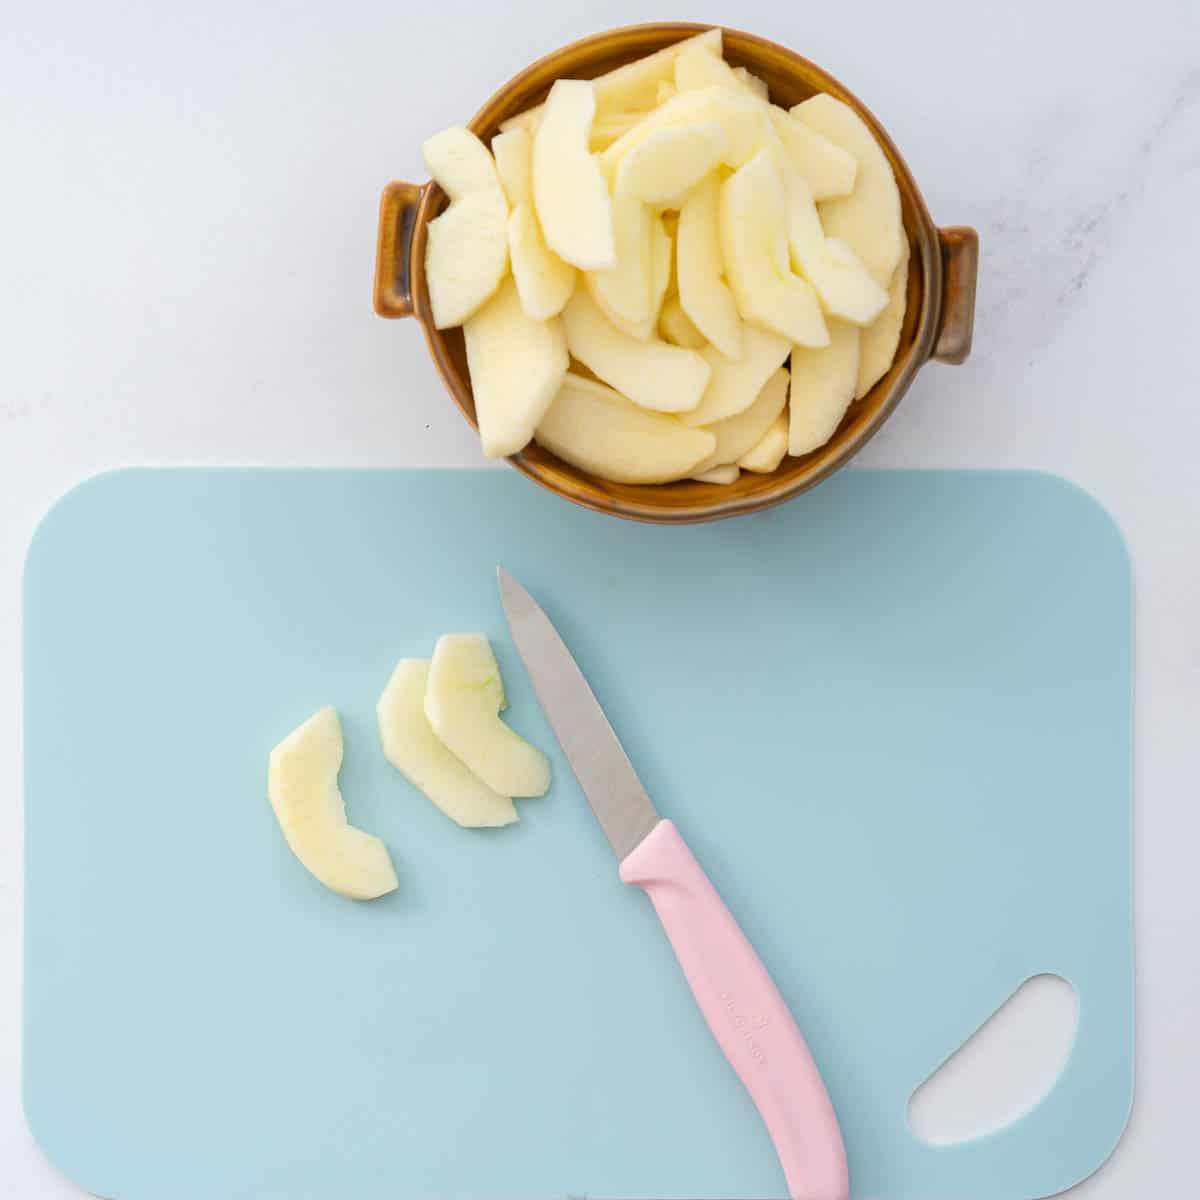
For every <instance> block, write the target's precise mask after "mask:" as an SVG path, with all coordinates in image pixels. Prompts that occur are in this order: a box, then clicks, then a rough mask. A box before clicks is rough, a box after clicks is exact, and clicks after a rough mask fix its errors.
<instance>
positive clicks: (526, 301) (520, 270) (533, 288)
mask: <svg viewBox="0 0 1200 1200" xmlns="http://www.w3.org/2000/svg"><path fill="white" fill-rule="evenodd" d="M492 154H493V155H494V156H495V159H496V171H497V173H498V174H499V176H500V182H501V184H503V186H504V191H505V194H506V195H507V196H508V202H509V204H510V205H511V206H512V212H511V213H510V214H509V218H508V226H507V232H508V255H509V258H510V260H511V261H512V273H513V278H514V279H515V280H516V281H517V292H518V294H519V295H520V297H521V307H522V308H523V309H524V310H525V311H526V312H527V313H528V314H529V316H531V317H533V319H534V320H535V321H548V320H549V319H550V318H551V317H556V316H558V314H559V313H560V312H562V310H563V305H564V304H566V302H567V300H568V298H569V297H570V295H571V292H572V291H573V290H574V288H575V268H574V267H573V266H571V264H570V263H565V262H563V260H562V259H561V258H559V257H558V255H557V254H555V253H554V251H553V250H551V249H550V247H549V246H547V245H546V239H545V237H544V236H543V235H542V227H541V225H540V224H539V223H538V219H537V212H536V210H535V209H534V206H533V140H532V138H530V136H529V134H528V133H527V132H526V131H525V130H524V129H514V130H511V131H510V132H509V133H498V134H497V135H496V136H495V137H494V138H492Z"/></svg>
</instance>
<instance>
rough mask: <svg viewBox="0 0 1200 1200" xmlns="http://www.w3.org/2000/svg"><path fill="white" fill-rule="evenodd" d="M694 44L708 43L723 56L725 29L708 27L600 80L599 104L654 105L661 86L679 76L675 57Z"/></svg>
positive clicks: (602, 106)
mask: <svg viewBox="0 0 1200 1200" xmlns="http://www.w3.org/2000/svg"><path fill="white" fill-rule="evenodd" d="M694 46H704V47H706V48H707V49H708V51H709V53H711V54H716V55H720V53H721V31H720V30H719V29H707V30H705V31H704V33H700V34H697V35H696V36H695V37H691V38H686V39H685V40H683V41H681V42H676V43H674V45H671V46H667V47H665V48H664V49H662V50H659V51H658V52H657V53H655V54H650V55H647V56H646V57H645V58H639V59H637V60H636V61H635V62H631V63H626V65H625V66H623V67H617V68H616V70H614V71H609V72H608V74H607V75H601V76H600V77H599V78H598V79H596V80H595V81H594V82H595V85H596V104H597V106H598V107H599V108H600V109H603V110H614V109H620V110H624V111H626V112H629V111H633V110H636V109H642V110H643V111H644V110H647V109H650V108H653V107H654V103H655V101H656V100H657V98H658V85H659V84H660V83H663V82H671V81H673V80H674V77H675V60H676V59H677V58H678V57H679V55H680V54H682V53H684V52H685V51H687V50H690V49H691V48H692V47H694Z"/></svg>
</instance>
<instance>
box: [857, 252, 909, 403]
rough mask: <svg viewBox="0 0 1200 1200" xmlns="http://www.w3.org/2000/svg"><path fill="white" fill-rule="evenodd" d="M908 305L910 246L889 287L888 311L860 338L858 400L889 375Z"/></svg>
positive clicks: (881, 314)
mask: <svg viewBox="0 0 1200 1200" xmlns="http://www.w3.org/2000/svg"><path fill="white" fill-rule="evenodd" d="M907 304H908V244H907V242H906V243H905V246H904V255H903V257H902V258H901V259H900V265H899V266H898V267H897V268H896V273H895V275H893V276H892V283H891V286H890V287H889V288H888V302H887V308H885V309H884V310H883V312H881V313H880V314H879V316H878V317H877V318H876V320H875V323H874V324H873V325H870V326H869V327H868V328H866V329H864V330H863V331H862V337H861V338H860V339H859V354H858V382H857V384H856V385H855V388H854V398H855V399H856V400H857V399H860V398H861V397H862V396H865V395H866V394H867V393H868V392H869V391H870V390H871V389H872V388H873V387H874V386H875V385H876V384H877V383H878V382H879V381H880V380H881V379H882V378H883V377H884V375H886V374H887V372H888V369H889V368H890V367H891V365H892V362H893V360H894V359H895V357H896V347H897V346H899V345H900V332H901V330H902V329H903V328H904V310H905V308H906V306H907Z"/></svg>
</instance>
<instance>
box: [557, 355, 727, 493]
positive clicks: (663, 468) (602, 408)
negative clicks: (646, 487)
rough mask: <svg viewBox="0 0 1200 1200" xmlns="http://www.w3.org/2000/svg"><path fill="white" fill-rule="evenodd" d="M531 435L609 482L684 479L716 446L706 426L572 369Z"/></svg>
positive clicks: (658, 481)
mask: <svg viewBox="0 0 1200 1200" xmlns="http://www.w3.org/2000/svg"><path fill="white" fill-rule="evenodd" d="M534 436H535V437H536V438H537V441H538V444H539V445H540V446H544V447H545V448H546V449H547V450H549V451H550V452H551V453H552V454H557V455H558V457H559V458H561V459H562V460H563V461H564V462H569V463H571V464H572V465H573V466H576V467H579V468H580V469H581V470H584V471H587V472H588V473H589V474H592V475H597V476H599V477H600V478H601V479H608V480H611V481H612V482H613V483H669V482H671V481H672V480H674V479H685V478H686V477H687V476H688V475H690V474H691V473H692V472H693V471H694V470H695V469H696V467H697V466H698V465H699V464H700V463H701V462H703V461H704V460H705V459H706V458H708V456H709V455H710V454H711V453H712V452H713V450H714V449H715V448H716V444H717V443H716V438H715V437H714V436H713V435H712V434H711V433H709V432H708V431H707V430H705V429H689V428H688V427H687V426H686V425H684V424H682V423H681V422H680V421H678V420H676V418H674V417H670V416H667V415H665V414H663V413H656V412H650V411H649V410H648V409H644V408H641V407H640V406H638V405H637V404H634V402H633V401H632V400H627V399H626V398H625V397H624V396H622V395H621V394H620V393H619V392H615V391H613V389H612V388H610V387H606V386H605V385H604V384H602V383H596V382H595V381H594V380H591V379H584V378H583V377H582V376H579V375H575V374H572V373H571V372H568V373H567V377H566V379H565V380H564V381H563V386H562V388H561V390H560V391H559V393H558V395H557V397H555V400H554V403H553V404H552V405H551V406H550V411H549V412H547V413H546V415H545V416H544V417H543V418H542V423H541V424H540V425H539V426H538V428H537V433H536V434H535V435H534Z"/></svg>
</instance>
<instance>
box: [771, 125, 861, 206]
mask: <svg viewBox="0 0 1200 1200" xmlns="http://www.w3.org/2000/svg"><path fill="white" fill-rule="evenodd" d="M769 111H770V116H771V124H772V125H773V126H774V128H775V132H776V133H777V134H778V135H779V141H780V143H781V144H782V146H783V148H784V150H785V151H786V152H787V155H788V158H789V159H790V160H791V162H792V165H793V166H795V168H796V170H798V171H799V172H800V174H801V175H802V176H803V177H804V181H805V183H807V184H808V188H809V191H811V192H812V195H813V199H814V200H828V199H830V198H831V197H834V196H848V195H849V194H850V193H851V192H852V191H853V190H854V177H855V174H856V173H857V171H858V163H857V161H856V160H855V158H854V156H853V155H852V154H848V153H847V152H846V151H845V150H843V149H842V148H841V147H840V146H835V145H834V144H833V142H831V141H830V140H829V139H828V138H826V137H822V136H821V134H819V133H818V132H817V131H816V130H815V129H810V128H809V127H808V126H807V125H805V124H804V122H803V121H801V120H799V119H798V118H796V117H793V116H792V115H791V113H789V112H787V111H785V110H784V109H782V108H780V107H779V106H778V105H775V104H772V105H771V108H770V110H769Z"/></svg>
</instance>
